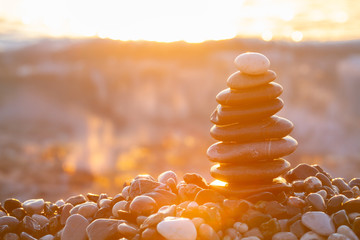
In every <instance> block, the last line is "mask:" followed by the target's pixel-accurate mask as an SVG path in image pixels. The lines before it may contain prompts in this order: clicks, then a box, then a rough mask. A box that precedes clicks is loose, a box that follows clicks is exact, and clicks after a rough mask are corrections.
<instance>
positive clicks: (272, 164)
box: [207, 53, 297, 197]
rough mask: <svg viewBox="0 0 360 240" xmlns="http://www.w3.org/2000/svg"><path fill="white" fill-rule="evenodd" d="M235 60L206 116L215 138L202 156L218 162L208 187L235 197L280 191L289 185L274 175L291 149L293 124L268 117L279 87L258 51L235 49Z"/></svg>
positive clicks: (277, 101) (293, 146) (283, 169)
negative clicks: (210, 186)
mask: <svg viewBox="0 0 360 240" xmlns="http://www.w3.org/2000/svg"><path fill="white" fill-rule="evenodd" d="M235 65H236V67H237V68H238V70H239V71H237V72H235V73H234V74H232V75H231V76H230V77H229V79H228V80H227V85H228V87H229V88H227V89H225V90H223V91H222V92H220V93H219V94H218V95H217V97H216V100H217V102H218V103H219V105H218V107H217V108H216V110H215V111H214V113H213V114H212V115H211V121H212V122H213V123H214V124H215V125H214V126H213V127H212V129H211V131H210V133H211V135H212V137H213V138H215V139H216V140H219V141H220V142H217V143H215V144H213V145H212V146H210V147H209V149H208V151H207V155H208V158H209V159H210V160H211V161H213V162H217V163H218V164H216V165H214V166H213V167H212V168H211V171H210V172H211V175H212V176H213V177H214V178H216V179H218V180H221V184H219V181H215V182H214V183H213V184H212V187H213V188H216V189H217V190H219V191H221V192H222V193H224V194H225V195H237V196H239V197H243V196H246V195H249V194H254V193H258V192H263V191H271V192H279V191H281V190H285V189H286V188H288V187H289V186H288V185H287V184H286V182H285V181H284V179H282V178H278V177H279V176H280V175H281V174H283V173H284V172H286V171H287V170H289V168H290V163H289V162H287V161H286V160H284V159H281V158H280V157H283V156H285V155H288V154H290V153H292V152H293V151H294V150H295V149H296V146H297V142H296V140H295V139H293V138H291V137H290V136H287V135H288V134H289V133H290V132H291V131H292V129H293V124H292V123H291V122H290V121H289V120H287V119H284V118H281V117H278V116H273V115H274V114H275V113H277V112H278V111H280V110H281V109H282V107H283V105H284V104H283V101H282V100H281V99H280V98H278V96H279V95H280V94H281V93H282V90H283V89H282V87H281V85H279V84H277V83H273V82H272V81H273V80H275V78H276V74H275V72H273V71H271V70H269V67H270V61H269V59H267V58H266V57H265V56H264V55H262V54H259V53H244V54H241V55H239V56H238V57H237V58H236V59H235Z"/></svg>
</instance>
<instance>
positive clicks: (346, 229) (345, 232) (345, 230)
mask: <svg viewBox="0 0 360 240" xmlns="http://www.w3.org/2000/svg"><path fill="white" fill-rule="evenodd" d="M336 232H337V233H341V234H342V235H345V236H347V237H348V238H349V239H350V240H359V238H358V237H357V236H356V234H355V233H354V231H353V230H352V229H351V228H349V227H348V226H346V225H342V226H340V227H338V229H337V231H336Z"/></svg>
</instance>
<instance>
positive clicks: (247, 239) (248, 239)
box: [229, 236, 261, 240]
mask: <svg viewBox="0 0 360 240" xmlns="http://www.w3.org/2000/svg"><path fill="white" fill-rule="evenodd" d="M229 239H231V238H229ZM241 240H261V238H259V237H257V236H249V237H243V238H241Z"/></svg>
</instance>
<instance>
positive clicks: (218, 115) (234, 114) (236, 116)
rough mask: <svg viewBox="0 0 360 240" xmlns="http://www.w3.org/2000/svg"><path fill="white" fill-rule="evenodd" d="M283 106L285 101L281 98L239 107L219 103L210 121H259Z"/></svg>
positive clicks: (217, 122)
mask: <svg viewBox="0 0 360 240" xmlns="http://www.w3.org/2000/svg"><path fill="white" fill-rule="evenodd" d="M283 106H284V102H283V101H282V100H281V99H280V98H275V99H272V100H270V101H267V102H265V103H261V104H253V105H244V106H239V107H229V106H222V105H220V104H219V105H218V106H217V108H216V109H215V111H214V112H213V113H212V115H211V117H210V121H211V122H212V123H214V124H217V125H227V124H232V123H243V122H251V121H254V120H256V121H259V120H261V119H264V118H268V117H270V116H272V115H274V114H275V113H277V112H278V111H280V110H281V108H282V107H283Z"/></svg>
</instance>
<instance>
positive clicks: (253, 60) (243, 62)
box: [234, 52, 270, 75]
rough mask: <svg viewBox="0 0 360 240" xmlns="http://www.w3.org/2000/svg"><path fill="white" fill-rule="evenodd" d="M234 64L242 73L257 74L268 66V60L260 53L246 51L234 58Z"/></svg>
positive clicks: (261, 72) (264, 70)
mask: <svg viewBox="0 0 360 240" xmlns="http://www.w3.org/2000/svg"><path fill="white" fill-rule="evenodd" d="M234 63H235V66H236V67H237V68H238V69H239V70H240V71H241V72H243V73H246V74H251V75H257V74H263V73H264V72H266V71H267V70H268V69H269V67H270V61H269V59H268V58H267V57H265V56H264V55H262V54H261V53H255V52H247V53H243V54H240V55H239V56H237V57H236V58H235V61H234Z"/></svg>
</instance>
